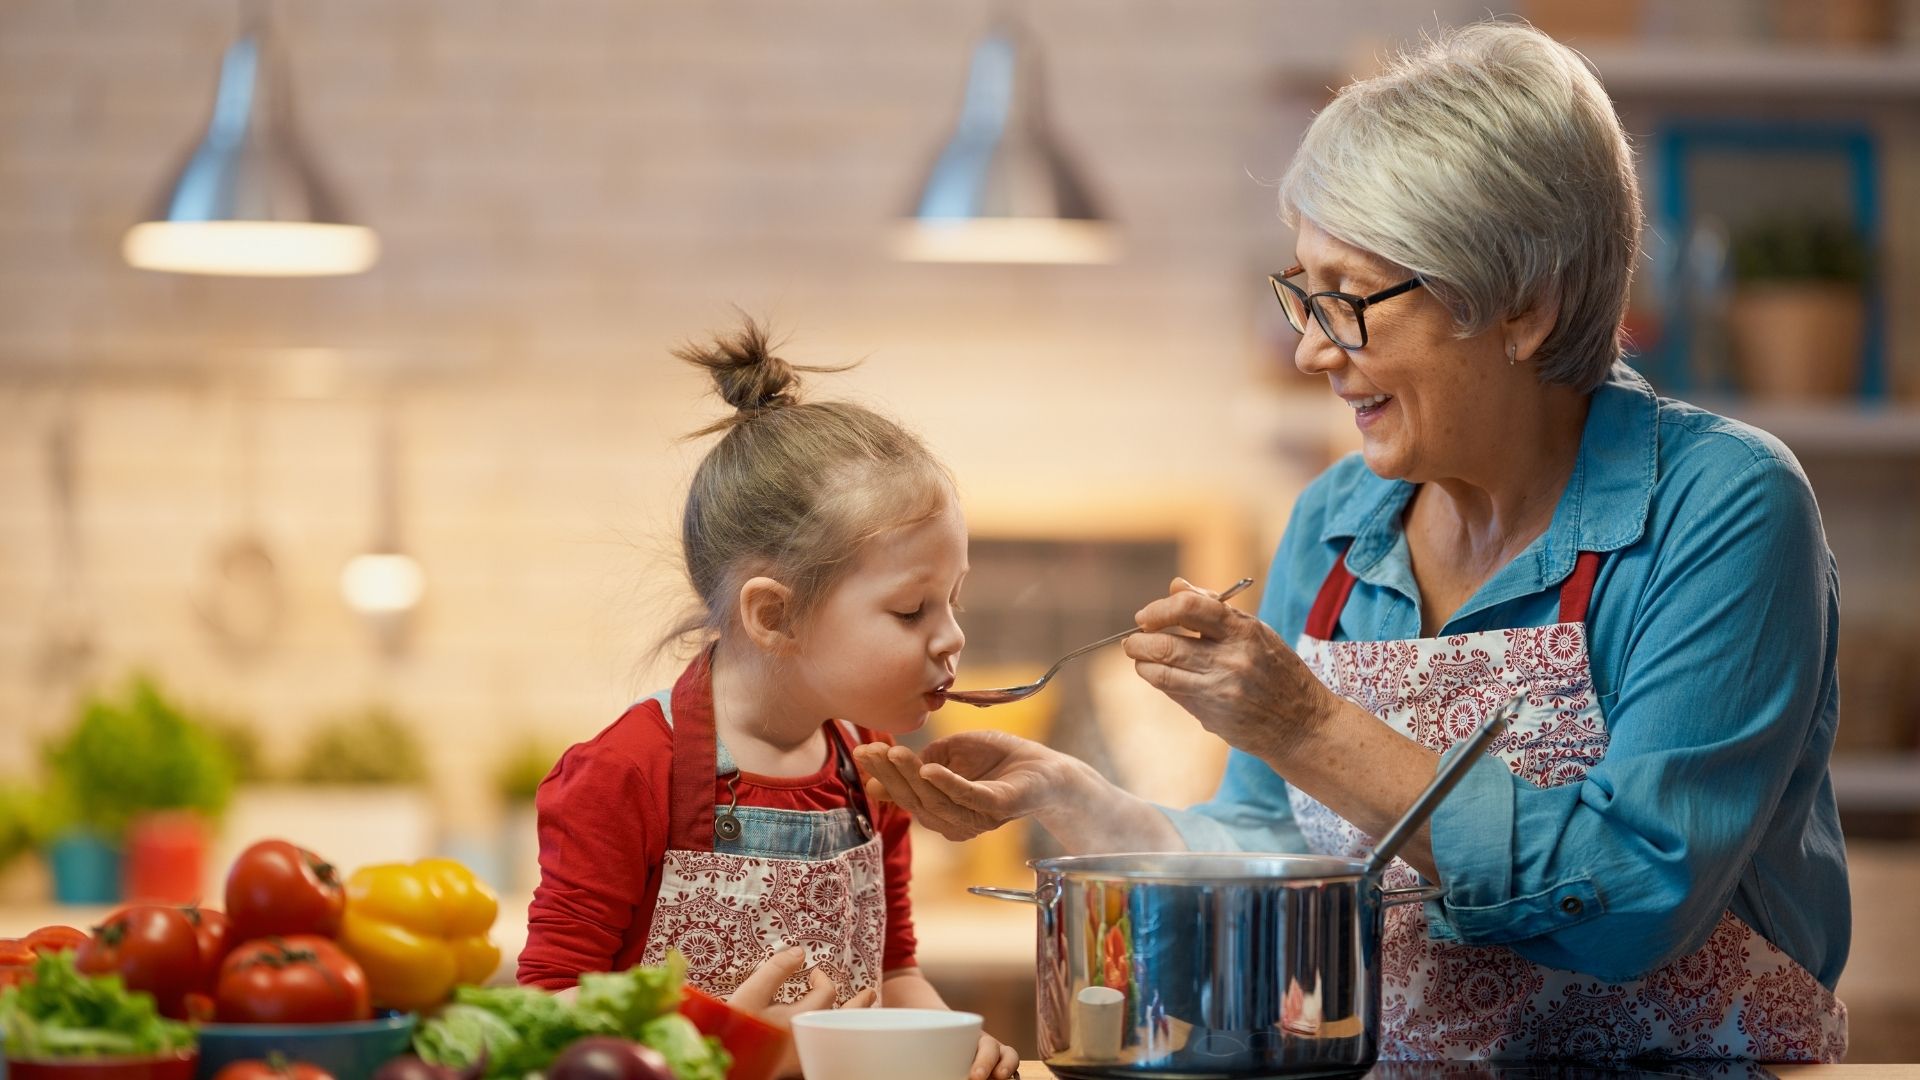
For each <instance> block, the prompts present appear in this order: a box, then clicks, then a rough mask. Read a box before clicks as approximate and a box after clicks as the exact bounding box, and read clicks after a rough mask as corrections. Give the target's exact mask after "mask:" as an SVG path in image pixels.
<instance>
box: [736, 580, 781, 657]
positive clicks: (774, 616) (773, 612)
mask: <svg viewBox="0 0 1920 1080" xmlns="http://www.w3.org/2000/svg"><path fill="white" fill-rule="evenodd" d="M792 614H793V590H792V589H789V588H787V587H786V586H785V585H782V584H780V583H779V582H777V581H775V580H773V579H772V578H770V577H756V578H748V579H747V583H746V584H744V585H742V586H740V612H739V615H740V629H742V630H744V631H745V632H746V635H747V640H749V641H751V642H753V644H754V645H755V647H757V648H759V649H760V650H761V651H762V652H766V653H770V654H772V655H774V656H780V655H784V654H785V653H787V652H789V651H790V650H791V649H792V648H793V646H794V634H793V626H792V622H793V619H792Z"/></svg>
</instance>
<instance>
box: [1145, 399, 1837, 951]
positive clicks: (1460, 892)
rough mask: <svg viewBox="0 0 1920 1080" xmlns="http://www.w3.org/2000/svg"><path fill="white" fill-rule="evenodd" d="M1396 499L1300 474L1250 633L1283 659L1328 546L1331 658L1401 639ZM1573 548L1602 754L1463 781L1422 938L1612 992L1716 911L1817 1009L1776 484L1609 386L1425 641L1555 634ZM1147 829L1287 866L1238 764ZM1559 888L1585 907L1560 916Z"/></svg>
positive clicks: (1832, 933) (1721, 427)
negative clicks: (1504, 551)
mask: <svg viewBox="0 0 1920 1080" xmlns="http://www.w3.org/2000/svg"><path fill="white" fill-rule="evenodd" d="M1414 490H1415V486H1414V485H1412V484H1409V483H1406V482H1404V481H1397V480H1383V479H1381V478H1379V477H1377V476H1375V475H1374V474H1373V473H1371V472H1369V471H1368V470H1367V467H1366V465H1365V463H1364V462H1363V461H1362V460H1361V459H1360V457H1359V456H1358V455H1353V456H1349V457H1347V458H1346V459H1344V460H1342V461H1340V462H1339V463H1337V464H1335V465H1334V466H1333V467H1332V468H1330V469H1328V470H1327V471H1326V472H1325V473H1323V474H1322V475H1321V476H1319V477H1318V478H1317V479H1315V481H1314V482H1313V483H1312V484H1311V485H1310V486H1309V487H1308V488H1307V490H1306V491H1305V492H1304V493H1303V494H1302V495H1301V497H1300V500H1299V502H1298V503H1297V504H1296V505H1295V507H1294V511H1293V517H1292V520H1291V521H1290V522H1289V524H1288V527H1287V531H1286V534H1285V536H1284V537H1283V538H1282V540H1281V543H1280V550H1279V551H1278V552H1277V553H1276V554H1275V556H1274V560H1273V566H1272V568H1271V570H1270V571H1269V574H1268V577H1267V588H1266V595H1265V597H1264V598H1263V599H1262V601H1261V607H1260V617H1261V619H1262V620H1263V621H1265V622H1266V623H1267V624H1268V625H1270V626H1272V627H1273V628H1274V629H1275V630H1276V631H1278V632H1279V633H1280V634H1281V635H1282V636H1284V637H1285V638H1286V639H1287V641H1288V642H1289V643H1292V642H1295V641H1297V640H1298V639H1299V636H1300V634H1301V632H1302V630H1303V629H1304V627H1305V625H1306V618H1307V611H1308V609H1309V608H1310V607H1311V606H1312V604H1313V598H1314V595H1315V593H1316V592H1317V590H1318V589H1319V587H1320V584H1321V582H1322V581H1323V580H1325V578H1326V576H1327V572H1328V570H1329V569H1331V568H1332V566H1333V563H1334V560H1335V559H1336V558H1337V557H1339V555H1340V553H1341V552H1342V551H1343V550H1347V548H1348V545H1349V544H1351V545H1352V547H1351V551H1350V553H1349V554H1348V557H1347V564H1348V566H1349V568H1350V569H1351V570H1352V571H1353V573H1354V575H1355V576H1356V578H1357V579H1358V580H1357V582H1356V584H1355V586H1354V590H1353V593H1352V595H1351V597H1350V598H1349V599H1348V601H1347V604H1346V607H1345V609H1344V611H1343V613H1342V615H1341V618H1340V624H1339V633H1338V637H1340V638H1342V639H1347V640H1388V639H1395V640H1397V639H1407V638H1417V637H1420V636H1421V634H1420V603H1419V596H1420V593H1419V589H1418V587H1417V586H1416V584H1415V582H1414V577H1413V567H1412V563H1411V560H1410V558H1409V554H1408V548H1407V541H1406V536H1405V534H1404V532H1403V531H1402V518H1403V511H1404V510H1405V509H1406V506H1407V503H1408V500H1409V499H1410V498H1411V497H1412V495H1413V492H1414ZM1582 551H1596V552H1599V553H1601V563H1600V572H1599V577H1598V580H1597V582H1596V584H1595V588H1594V595H1593V601H1592V604H1591V607H1590V609H1589V613H1588V627H1587V628H1588V636H1589V644H1588V649H1589V655H1590V660H1591V663H1592V668H1593V680H1594V691H1595V693H1596V694H1598V696H1599V701H1600V704H1601V708H1602V711H1603V712H1604V714H1605V716H1606V722H1607V728H1608V731H1609V734H1610V743H1609V746H1608V749H1607V754H1606V757H1605V758H1604V759H1603V760H1602V761H1601V762H1600V763H1599V764H1598V765H1596V766H1595V767H1594V768H1593V769H1592V771H1590V772H1589V773H1588V774H1587V776H1586V777H1585V779H1583V780H1581V781H1579V782H1575V783H1569V784H1564V785H1561V786H1559V787H1553V788H1546V789H1541V788H1536V787H1534V786H1533V785H1532V784H1530V783H1528V782H1527V781H1525V780H1522V779H1520V778H1518V777H1516V776H1514V775H1513V774H1512V772H1510V771H1509V770H1508V769H1507V767H1506V766H1505V765H1504V764H1503V763H1502V762H1501V761H1500V760H1499V759H1498V758H1496V757H1494V756H1492V755H1488V756H1487V757H1486V758H1485V759H1483V760H1482V761H1481V762H1479V763H1478V764H1476V765H1475V766H1474V767H1473V768H1472V769H1471V770H1470V771H1469V772H1468V773H1467V776H1466V779H1465V780H1463V781H1462V782H1461V784H1460V786H1459V787H1457V788H1455V789H1454V792H1453V794H1452V795H1450V796H1449V797H1448V798H1447V800H1446V801H1445V802H1444V803H1442V804H1441V806H1440V808H1439V810H1438V811H1436V813H1435V814H1434V817H1433V819H1432V823H1431V831H1432V836H1433V854H1434V861H1435V863H1436V865H1437V866H1438V868H1439V871H1440V877H1441V880H1442V882H1443V883H1444V884H1445V887H1446V893H1445V896H1444V897H1443V898H1442V899H1441V900H1439V901H1436V902H1433V903H1430V904H1428V905H1427V916H1428V920H1429V922H1430V924H1431V926H1432V933H1433V935H1434V936H1435V937H1437V938H1441V939H1446V940H1453V941H1459V942H1463V943H1466V944H1471V945H1492V944H1498V945H1506V946H1509V947H1511V948H1512V949H1514V950H1515V951H1516V952H1518V953H1519V954H1520V955H1522V956H1524V957H1526V958H1527V959H1529V960H1532V961H1534V962H1536V963H1540V964H1544V965H1547V966H1550V967H1555V968H1563V969H1569V970H1574V971H1580V972H1585V973H1588V974H1591V975H1594V976H1595V977H1597V978H1601V979H1604V980H1607V981H1610V982H1623V981H1627V980H1629V979H1632V978H1636V977H1638V976H1640V975H1642V974H1645V973H1646V972H1648V971H1651V970H1652V969H1654V968H1656V967H1659V966H1660V965H1662V964H1664V963H1666V962H1667V961H1670V960H1672V959H1674V958H1676V957H1678V956H1681V955H1684V954H1685V953H1688V952H1691V951H1693V950H1695V949H1697V948H1699V947H1700V946H1701V945H1703V944H1704V943H1705V942H1706V939H1707V936H1708V934H1709V933H1710V932H1711V931H1712V929H1713V926H1714V923H1715V921H1716V920H1717V919H1718V918H1719V916H1720V914H1721V912H1723V911H1726V910H1729V909H1731V910H1732V912H1733V913H1734V914H1735V915H1736V916H1738V917H1740V918H1741V919H1743V920H1745V921H1746V922H1747V923H1748V924H1749V925H1751V926H1752V927H1753V928H1754V929H1755V930H1757V931H1758V932H1759V933H1760V934H1761V935H1762V936H1763V937H1765V938H1766V939H1767V940H1769V941H1771V942H1773V943H1774V944H1775V945H1777V946H1779V947H1780V948H1781V949H1782V950H1784V951H1785V952H1786V953H1787V955H1789V956H1791V957H1792V958H1793V959H1794V960H1796V961H1798V962H1799V963H1800V964H1801V966H1803V967H1805V968H1806V969H1807V970H1808V971H1810V972H1812V973H1813V974H1814V975H1815V976H1816V977H1817V978H1818V979H1819V980H1820V981H1821V983H1823V984H1824V985H1826V986H1827V987H1828V988H1829V989H1831V988H1832V987H1833V986H1834V984H1835V983H1836V982H1837V981H1838V980H1839V977H1840V970H1841V968H1842V967H1843V966H1844V965H1845V963H1846V958H1847V945H1848V940H1849V936H1850V934H1851V907H1850V904H1849V898H1848V890H1847V870H1846V854H1845V849H1844V846H1843V843H1842V839H1841V835H1840V818H1839V812H1838V810H1837V809H1836V807H1835V805H1834V797H1833V785H1832V782H1831V780H1830V779H1829V777H1828V775H1827V760H1828V757H1829V755H1830V753H1831V751H1832V748H1833V737H1834V728H1835V725H1836V724H1837V723H1838V719H1839V696H1838V692H1837V690H1836V688H1835V680H1834V649H1835V638H1836V635H1837V632H1838V628H1839V578H1838V575H1837V573H1836V571H1835V568H1834V561H1833V554H1832V552H1830V551H1829V550H1828V548H1827V543H1826V537H1825V534H1824V532H1823V530H1822V528H1821V524H1820V514H1819V510H1818V508H1816V506H1815V505H1814V499H1813V491H1812V489H1811V488H1810V487H1809V486H1808V484H1807V480H1806V476H1805V474H1804V473H1802V472H1801V470H1800V466H1799V463H1798V462H1796V461H1795V460H1794V458H1793V455H1792V454H1791V453H1789V452H1788V451H1787V449H1786V447H1785V446H1783V445H1782V444H1781V443H1780V442H1779V440H1777V439H1775V438H1773V437H1772V436H1770V435H1768V434H1766V433H1765V432H1762V431H1759V430H1757V429H1754V428H1751V427H1748V426H1746V425H1743V424H1740V423H1738V422H1735V421H1732V420H1728V419H1726V418H1724V417H1720V416H1715V415H1714V414H1712V413H1708V412H1705V411H1703V410H1700V409H1697V408H1694V407H1693V406H1691V405H1687V404H1685V403H1683V402H1678V401H1672V400H1669V399H1665V398H1658V397H1656V396H1655V395H1654V393H1653V390H1652V388H1651V387H1649V386H1648V385H1647V383H1646V381H1645V380H1643V379H1642V378H1641V377H1640V376H1639V374H1637V373H1636V372H1634V371H1633V370H1632V369H1631V368H1629V367H1627V366H1626V365H1625V364H1620V365H1616V366H1615V368H1614V369H1613V371H1612V373H1611V375H1610V377H1609V379H1608V381H1607V382H1606V383H1605V384H1604V385H1602V386H1601V387H1600V388H1599V389H1598V390H1596V391H1595V392H1594V394H1593V397H1592V401H1591V405H1590V407H1589V409H1588V414H1587V421H1586V427H1585V430H1584V432H1583V433H1582V436H1581V442H1580V453H1579V457H1578V460H1577V462H1576V464H1575V466H1574V471H1573V475H1572V477H1571V478H1570V479H1569V480H1568V482H1567V486H1566V489H1565V490H1564V491H1563V492H1562V493H1561V496H1560V500H1559V503H1558V505H1557V506H1556V508H1555V510H1554V515H1553V521H1552V523H1551V524H1550V525H1549V526H1548V528H1547V531H1546V532H1545V533H1544V534H1543V535H1541V536H1540V537H1539V538H1538V539H1536V540H1535V541H1534V542H1533V543H1532V544H1531V545H1529V546H1528V547H1527V548H1526V550H1524V551H1522V552H1521V553H1520V555H1518V556H1517V557H1516V558H1514V560H1513V561H1512V562H1510V563H1508V564H1507V565H1506V566H1504V567H1502V568H1501V569H1500V570H1499V572H1497V573H1496V574H1494V575H1493V577H1492V578H1491V579H1490V580H1488V581H1487V582H1486V584H1484V585H1482V586H1481V587H1480V590H1479V591H1478V592H1476V593H1475V594H1474V595H1473V597H1472V598H1471V599H1469V600H1468V601H1467V603H1466V604H1465V605H1464V606H1463V607H1461V608H1460V610H1459V611H1458V612H1456V613H1455V614H1454V615H1453V617H1452V618H1451V619H1450V620H1449V621H1448V622H1447V624H1446V625H1445V627H1444V628H1442V630H1441V631H1440V633H1441V635H1447V634H1456V633H1472V632H1475V631H1483V630H1495V629H1504V628H1509V627H1520V626H1544V625H1548V624H1551V623H1553V622H1556V621H1557V620H1558V603H1559V597H1558V588H1559V585H1560V583H1561V582H1562V581H1564V580H1565V579H1566V578H1567V576H1568V575H1569V574H1570V573H1571V572H1572V570H1573V564H1574V559H1575V557H1576V556H1577V555H1578V554H1579V553H1580V552H1582ZM1163 812H1165V813H1166V815H1167V816H1168V818H1169V819H1170V820H1171V821H1172V822H1173V824H1174V826H1175V827H1176V828H1177V829H1178V830H1179V831H1180V833H1181V835H1182V836H1184V837H1185V839H1186V841H1187V843H1188V845H1189V846H1190V847H1193V848H1195V849H1200V850H1245V851H1270V852H1284V851H1305V850H1306V844H1305V841H1304V839H1303V838H1302V836H1301V834H1300V830H1299V829H1298V827H1297V826H1296V825H1295V824H1294V821H1293V815H1292V812H1291V810H1290V809H1289V807H1288V803H1287V788H1286V781H1284V780H1282V779H1281V778H1280V777H1279V776H1278V775H1277V774H1275V773H1274V771H1273V770H1272V769H1271V768H1269V767H1268V766H1267V765H1266V764H1265V763H1264V762H1262V761H1260V760H1259V759H1257V758H1255V757H1253V756H1251V755H1249V754H1246V753H1243V752H1241V751H1239V750H1235V751H1234V752H1233V753H1232V754H1231V755H1230V756H1229V759H1228V763H1227V771H1226V775H1225V777H1224V779H1223V780H1222V782H1221V785H1220V789H1219V791H1218V792H1217V793H1216V794H1215V795H1214V797H1213V799H1212V801H1210V802H1206V803H1202V804H1201V805H1199V806H1196V807H1193V808H1191V809H1189V810H1173V809H1165V808H1163ZM1569 893H1572V894H1578V895H1581V896H1586V897H1591V898H1593V899H1594V900H1596V901H1597V902H1589V903H1586V904H1584V905H1582V906H1581V909H1580V910H1579V911H1578V912H1574V913H1569V912H1567V911H1563V910H1561V908H1560V906H1559V905H1558V903H1557V902H1556V901H1557V899H1558V898H1559V897H1561V896H1563V895H1567V894H1569ZM1569 906H1572V905H1569Z"/></svg>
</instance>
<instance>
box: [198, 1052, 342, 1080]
mask: <svg viewBox="0 0 1920 1080" xmlns="http://www.w3.org/2000/svg"><path fill="white" fill-rule="evenodd" d="M213 1080H333V1074H332V1073H330V1072H328V1071H327V1070H325V1069H323V1068H321V1067H320V1066H318V1065H315V1064H313V1063H311V1062H306V1061H287V1060H286V1059H284V1058H282V1057H280V1056H279V1055H277V1054H276V1055H275V1056H274V1059H273V1060H272V1061H261V1060H260V1059H259V1058H242V1059H240V1060H239V1061H233V1062H228V1063H227V1066H226V1067H225V1068H223V1069H221V1070H220V1071H219V1072H217V1073H214V1074H213Z"/></svg>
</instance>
